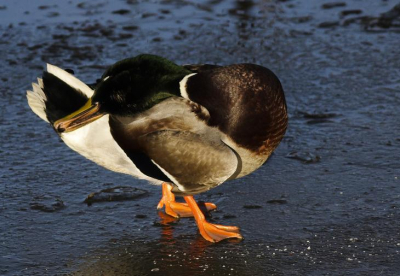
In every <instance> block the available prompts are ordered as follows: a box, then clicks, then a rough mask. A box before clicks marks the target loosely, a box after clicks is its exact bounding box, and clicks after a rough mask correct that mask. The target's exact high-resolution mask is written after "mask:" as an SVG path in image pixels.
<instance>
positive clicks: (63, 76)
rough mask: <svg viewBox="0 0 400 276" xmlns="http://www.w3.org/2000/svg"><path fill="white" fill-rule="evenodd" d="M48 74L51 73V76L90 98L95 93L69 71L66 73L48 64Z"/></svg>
mask: <svg viewBox="0 0 400 276" xmlns="http://www.w3.org/2000/svg"><path fill="white" fill-rule="evenodd" d="M47 72H49V73H50V74H53V75H54V76H56V77H57V78H59V79H60V80H62V81H64V82H65V83H67V84H68V85H69V86H71V87H72V88H74V89H76V90H79V91H81V92H82V93H83V94H85V95H86V96H87V97H88V98H90V97H92V95H93V93H94V92H93V90H92V89H90V87H89V86H87V85H86V84H85V83H84V82H82V81H81V80H79V79H77V78H76V77H75V76H74V75H71V74H70V73H68V72H67V71H65V70H63V69H61V68H59V67H57V66H54V65H51V64H47Z"/></svg>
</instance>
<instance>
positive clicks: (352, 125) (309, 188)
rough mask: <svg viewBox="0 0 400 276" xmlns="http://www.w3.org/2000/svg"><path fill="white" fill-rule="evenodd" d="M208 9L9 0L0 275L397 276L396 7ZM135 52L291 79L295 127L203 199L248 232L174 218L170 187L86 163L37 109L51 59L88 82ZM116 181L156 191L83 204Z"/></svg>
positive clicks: (210, 4)
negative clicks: (238, 238)
mask: <svg viewBox="0 0 400 276" xmlns="http://www.w3.org/2000/svg"><path fill="white" fill-rule="evenodd" d="M199 3H200V1H172V0H171V1H148V2H147V1H141V0H139V1H135V0H128V1H96V2H95V1H75V0H73V1H63V2H61V1H59V2H58V1H57V2H56V1H50V0H47V1H44V0H41V1H28V0H26V1H22V0H19V1H4V0H2V1H0V52H1V56H2V58H1V59H0V63H1V66H0V70H1V77H0V83H1V89H0V93H1V94H0V96H1V100H0V143H1V144H0V145H1V147H0V275H66V274H68V275H184V274H187V275H399V273H400V254H399V252H400V230H399V229H400V222H399V221H400V211H399V208H400V182H399V181H400V180H399V179H400V158H399V156H400V123H399V116H400V115H399V114H400V58H399V57H400V47H399V45H400V24H399V21H400V20H399V18H398V17H396V12H395V11H394V12H393V11H392V13H391V14H389V15H387V16H386V17H388V16H389V17H390V16H392V19H390V18H389V19H390V20H389V25H388V26H387V24H386V25H385V24H383V23H382V22H383V21H382V20H380V18H379V16H380V15H381V14H382V13H385V12H388V11H390V10H391V9H392V8H393V7H394V6H395V5H396V4H398V1H395V0H393V1H390V0H388V1H375V0H368V1H358V0H352V1H343V2H342V3H344V4H345V5H344V6H343V4H341V5H333V6H334V7H330V6H332V5H328V6H325V8H324V7H322V5H323V4H327V3H332V2H331V1H317V0H315V1H306V0H303V1H300V0H287V1H251V0H243V1H223V0H216V1H204V2H201V3H202V4H199ZM385 22H386V21H385ZM140 53H153V54H158V55H161V56H165V57H167V58H169V59H171V60H174V61H176V62H177V63H181V64H183V63H217V64H231V63H238V62H251V63H258V64H261V65H264V66H267V67H269V68H270V69H272V70H273V71H274V72H275V73H276V74H277V75H278V76H279V78H280V79H281V81H282V84H283V86H284V89H285V91H286V97H287V102H288V108H289V112H290V126H289V129H288V132H287V135H286V137H285V139H284V141H283V142H282V144H281V145H280V147H279V148H278V150H277V151H276V153H275V154H274V155H273V157H272V158H271V159H270V161H269V162H268V163H267V164H266V165H265V166H264V167H262V168H261V169H259V170H258V171H257V172H255V173H254V174H252V175H250V176H248V177H245V178H243V179H239V180H237V181H232V182H229V183H225V184H224V185H222V186H220V187H218V188H216V189H214V190H212V191H210V192H208V193H206V194H203V195H200V196H199V197H198V198H199V199H201V200H207V201H211V202H214V203H216V204H217V205H218V207H219V210H218V211H216V212H214V213H213V214H212V218H211V219H210V220H211V221H214V222H217V223H220V224H227V225H230V224H231V225H238V226H240V227H241V229H242V234H243V235H244V237H245V240H244V241H242V242H240V243H236V242H229V241H228V242H221V243H218V244H210V243H208V242H206V241H204V240H203V239H202V238H201V237H200V236H199V234H198V233H197V228H196V227H195V223H194V221H193V220H192V219H181V220H179V221H168V218H165V217H163V216H162V214H158V212H157V211H156V209H155V207H156V204H157V202H158V200H159V198H160V194H161V189H160V188H159V187H154V186H150V185H147V184H146V183H145V182H142V181H138V180H135V179H133V178H131V177H129V176H125V175H119V174H115V173H112V172H108V171H106V170H104V169H102V168H100V167H98V166H97V165H95V164H92V163H91V162H89V161H87V160H85V159H84V158H83V157H80V156H78V155H77V154H75V153H74V152H72V151H71V150H69V149H68V148H67V147H66V146H65V145H64V144H63V143H62V142H61V141H60V140H59V139H58V137H57V135H55V133H54V132H53V130H52V129H51V128H50V127H49V126H48V125H46V124H45V123H44V122H43V121H41V120H40V119H39V118H37V117H36V116H35V115H34V114H33V113H32V112H31V111H30V110H29V107H28V105H27V102H26V99H25V90H26V89H29V88H30V83H31V82H33V81H35V78H36V77H37V76H39V75H40V74H41V71H42V70H43V68H44V65H45V63H46V62H50V63H53V64H55V65H59V66H62V67H65V68H72V69H74V70H75V74H76V75H77V76H78V77H79V78H81V79H83V80H84V81H87V82H92V81H94V80H95V79H96V78H98V77H99V76H100V75H101V74H102V72H103V70H104V68H105V67H106V66H107V65H109V64H111V63H113V62H115V61H117V60H119V59H122V58H125V57H129V56H133V55H137V54H140ZM115 186H131V187H136V188H141V189H145V190H146V191H147V192H148V193H147V195H145V196H142V197H139V198H137V199H134V200H128V201H116V202H101V203H94V204H92V205H91V206H88V205H86V204H85V203H84V202H83V201H84V199H85V197H86V196H87V195H88V194H90V193H92V192H97V191H99V190H102V189H106V188H112V187H115ZM246 205H258V206H259V207H260V208H244V206H246Z"/></svg>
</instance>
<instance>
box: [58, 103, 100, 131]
mask: <svg viewBox="0 0 400 276" xmlns="http://www.w3.org/2000/svg"><path fill="white" fill-rule="evenodd" d="M99 107H100V106H99V104H98V103H96V104H92V100H91V99H89V100H88V101H87V103H86V104H85V105H84V106H82V107H81V108H80V109H78V110H77V111H75V112H74V113H72V114H70V115H68V116H66V117H64V118H62V119H60V120H57V121H56V122H55V123H54V124H53V126H54V128H55V130H56V131H57V132H59V133H63V132H71V131H74V130H76V129H78V128H80V127H83V126H85V125H87V124H89V123H91V122H93V121H95V120H97V119H99V118H100V117H102V116H103V115H104V113H101V112H99Z"/></svg>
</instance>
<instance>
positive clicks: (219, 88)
mask: <svg viewBox="0 0 400 276" xmlns="http://www.w3.org/2000/svg"><path fill="white" fill-rule="evenodd" d="M184 86H185V88H186V93H187V96H188V98H189V99H190V100H192V101H194V102H196V103H198V104H200V105H202V106H204V107H205V108H207V110H208V111H209V113H210V120H209V121H208V124H209V125H210V126H214V127H218V129H219V130H220V131H221V132H223V133H224V134H226V141H224V142H226V143H227V144H228V145H229V146H231V147H232V148H234V149H235V150H236V151H237V152H238V153H239V155H240V156H241V157H242V161H243V163H244V168H243V170H242V173H241V174H240V175H239V176H243V175H246V174H248V173H250V172H252V171H253V170H255V169H256V168H258V167H259V166H260V165H261V164H262V163H264V162H265V160H266V159H267V158H268V156H269V155H270V154H271V153H272V151H273V150H274V149H275V148H276V147H277V146H278V144H279V143H280V141H281V140H282V138H283V135H284V133H285V131H286V128H287V123H288V116H287V109H286V101H285V96H284V93H283V89H282V86H281V83H280V82H279V80H278V78H277V77H276V76H275V74H274V73H272V72H271V71H270V70H269V69H267V68H265V67H262V66H258V65H254V64H236V65H230V66H225V67H218V68H212V69H210V70H204V71H200V72H199V73H197V74H195V75H192V76H190V77H189V78H188V79H187V81H186V83H185V85H184ZM247 163H248V164H247ZM246 167H247V168H246Z"/></svg>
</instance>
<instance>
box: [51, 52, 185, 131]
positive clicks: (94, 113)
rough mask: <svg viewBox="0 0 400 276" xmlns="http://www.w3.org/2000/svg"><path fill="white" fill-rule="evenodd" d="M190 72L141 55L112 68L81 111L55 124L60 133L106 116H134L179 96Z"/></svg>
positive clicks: (161, 59) (166, 61) (166, 62)
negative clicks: (182, 81)
mask: <svg viewBox="0 0 400 276" xmlns="http://www.w3.org/2000/svg"><path fill="white" fill-rule="evenodd" d="M187 74H190V71H188V70H186V69H184V68H183V67H181V66H178V65H176V64H174V63H173V62H171V61H169V60H167V59H164V58H162V57H158V56H154V55H140V56H137V57H134V58H130V59H125V60H122V61H119V62H117V63H116V64H114V65H113V66H111V67H110V68H109V69H108V70H107V71H106V72H105V73H104V74H103V76H102V77H101V79H100V81H99V82H98V83H97V85H96V87H95V90H94V94H93V96H92V97H91V99H89V101H88V102H87V103H86V104H85V106H83V107H82V108H81V109H79V110H78V111H76V112H74V113H73V114H71V115H68V116H67V117H65V118H63V119H61V120H58V121H57V122H55V123H54V127H55V129H56V130H57V131H59V132H69V131H73V130H75V129H77V128H80V127H82V126H84V125H86V124H88V123H90V122H92V121H94V120H96V119H98V118H100V117H101V116H103V115H105V114H111V115H118V116H130V115H135V114H138V113H140V112H143V111H145V110H147V109H150V108H151V107H153V106H154V105H156V104H157V103H159V102H161V101H163V100H165V99H167V98H169V97H172V96H179V95H180V91H179V81H180V80H182V79H183V78H184V77H185V76H186V75H187Z"/></svg>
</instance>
